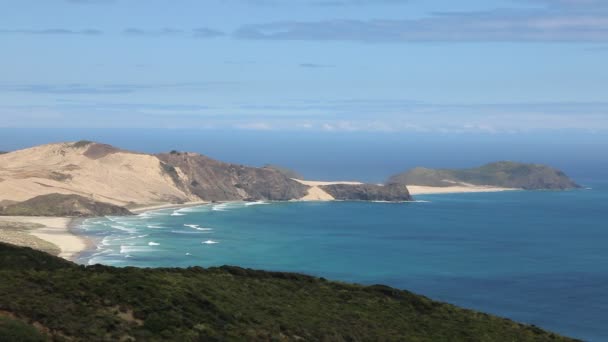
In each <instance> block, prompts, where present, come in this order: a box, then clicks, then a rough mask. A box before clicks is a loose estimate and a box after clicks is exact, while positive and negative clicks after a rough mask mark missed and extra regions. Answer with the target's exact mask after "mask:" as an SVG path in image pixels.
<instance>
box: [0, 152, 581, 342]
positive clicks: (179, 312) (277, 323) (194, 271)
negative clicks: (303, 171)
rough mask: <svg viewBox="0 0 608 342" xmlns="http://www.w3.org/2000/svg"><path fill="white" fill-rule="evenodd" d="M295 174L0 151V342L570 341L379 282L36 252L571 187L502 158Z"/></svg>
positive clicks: (557, 174) (179, 161) (158, 158)
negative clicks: (176, 231)
mask: <svg viewBox="0 0 608 342" xmlns="http://www.w3.org/2000/svg"><path fill="white" fill-rule="evenodd" d="M302 178H303V177H301V176H300V175H297V174H295V173H293V172H291V171H289V170H285V169H282V168H280V167H276V166H270V165H269V166H266V167H262V168H255V167H247V166H243V165H236V164H229V163H223V162H220V161H216V160H213V159H211V158H208V157H205V156H202V155H200V154H196V153H186V152H178V151H172V152H170V153H164V154H158V155H150V154H143V153H136V152H129V151H124V150H120V149H118V148H115V147H112V146H109V145H104V144H98V143H93V142H89V141H80V142H76V143H59V144H49V145H43V146H37V147H33V148H30V149H25V150H20V151H14V152H10V153H5V154H2V155H0V215H1V216H0V242H4V243H0V273H2V278H3V279H6V281H3V282H1V284H0V336H12V337H13V338H14V339H21V340H32V341H38V340H40V341H43V340H48V339H52V340H100V339H103V340H147V341H148V340H167V339H174V340H183V341H189V340H201V339H202V340H226V339H229V340H242V339H246V340H269V339H277V340H355V341H356V340H378V339H379V340H424V341H431V340H432V341H435V340H461V341H470V340H517V341H545V340H547V341H549V340H552V341H558V340H570V339H568V338H565V337H561V336H558V335H556V334H552V333H549V332H545V331H543V330H541V329H539V328H537V327H535V326H529V325H523V324H519V323H515V322H513V321H510V320H507V319H502V318H498V317H495V316H492V315H487V314H482V313H478V312H475V311H471V310H465V309H460V308H457V307H455V306H452V305H449V304H443V303H440V302H435V301H432V300H430V299H428V298H426V297H423V296H419V295H415V294H412V293H410V292H407V291H401V290H396V289H393V288H390V287H387V286H382V285H374V286H360V285H348V284H343V283H337V282H331V281H327V280H325V279H323V278H316V277H311V276H305V275H300V274H295V273H283V272H266V271H254V270H249V269H243V268H239V267H232V266H230V267H229V266H225V267H219V268H217V267H215V268H208V269H204V268H201V267H190V268H183V269H175V268H170V269H168V268H158V269H138V268H132V267H128V268H116V267H109V266H101V265H94V266H88V267H85V266H80V265H77V264H74V263H72V262H70V261H66V260H62V259H60V258H57V257H55V256H52V255H49V254H53V255H58V256H60V257H62V258H64V259H68V260H73V259H74V258H75V256H76V255H78V254H79V253H80V252H81V251H82V250H84V249H86V248H87V243H88V242H87V241H85V240H83V239H82V238H81V237H79V236H77V235H74V234H72V233H71V231H70V226H71V225H77V224H78V222H79V221H78V220H79V218H83V217H96V216H121V215H133V213H135V212H142V211H146V210H152V209H158V208H167V207H173V206H178V207H179V206H188V205H201V204H206V203H212V202H225V201H228V202H229V201H332V200H339V201H375V202H407V201H412V200H414V198H413V197H412V196H415V195H417V194H433V193H454V192H488V191H508V190H562V189H570V188H578V187H579V186H578V185H577V184H576V183H574V182H573V181H572V180H570V179H569V178H568V177H567V176H566V175H565V174H563V173H562V172H561V171H559V170H555V169H552V168H550V167H547V166H543V165H534V164H520V163H512V162H498V163H492V164H488V165H485V166H482V167H480V168H476V169H466V170H447V169H443V170H431V169H423V168H416V169H413V170H410V171H408V172H406V173H403V174H399V175H395V176H392V177H390V178H389V179H388V181H387V182H386V184H383V185H378V184H364V183H359V182H323V181H310V180H303V179H302ZM5 243H8V244H5ZM9 244H10V245H9ZM13 245H19V246H22V247H15V246H13ZM28 247H31V248H33V249H37V250H40V251H43V252H46V253H43V252H39V251H35V250H32V249H30V248H28ZM47 253H48V254H47Z"/></svg>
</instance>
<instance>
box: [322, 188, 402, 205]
mask: <svg viewBox="0 0 608 342" xmlns="http://www.w3.org/2000/svg"><path fill="white" fill-rule="evenodd" d="M319 188H321V189H322V190H323V191H325V192H327V193H328V194H330V195H332V196H333V197H334V198H335V199H337V200H343V201H387V202H403V201H411V200H412V196H411V195H410V192H409V191H408V189H407V187H406V186H405V185H403V184H387V185H375V184H332V185H322V186H319Z"/></svg>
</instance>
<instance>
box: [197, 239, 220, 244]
mask: <svg viewBox="0 0 608 342" xmlns="http://www.w3.org/2000/svg"><path fill="white" fill-rule="evenodd" d="M201 243H203V244H206V245H214V244H216V243H219V242H217V241H213V240H207V241H203V242H201Z"/></svg>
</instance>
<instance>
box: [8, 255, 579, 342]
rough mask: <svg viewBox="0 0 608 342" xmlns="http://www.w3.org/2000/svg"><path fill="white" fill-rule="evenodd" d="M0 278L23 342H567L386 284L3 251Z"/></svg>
mask: <svg viewBox="0 0 608 342" xmlns="http://www.w3.org/2000/svg"><path fill="white" fill-rule="evenodd" d="M0 279H2V281H0V317H4V318H3V319H2V320H0V333H1V332H4V333H5V334H6V335H5V336H21V337H23V339H21V340H23V341H28V340H29V341H38V340H40V339H39V336H40V335H41V334H42V335H44V336H45V337H48V338H53V339H55V340H57V341H62V340H76V341H101V340H104V341H118V340H138V341H161V340H164V341H166V340H171V341H225V340H239V341H241V340H243V341H245V340H249V341H251V340H264V341H267V340H276V341H296V340H301V341H318V340H325V341H377V340H384V341H569V340H570V339H567V338H564V337H561V336H558V335H555V334H552V333H549V332H546V331H543V330H541V329H539V328H537V327H534V326H528V325H523V324H519V323H516V322H513V321H510V320H507V319H502V318H498V317H495V316H491V315H487V314H483V313H478V312H474V311H470V310H464V309H460V308H457V307H455V306H452V305H449V304H444V303H439V302H435V301H432V300H430V299H428V298H425V297H422V296H418V295H415V294H413V293H410V292H407V291H400V290H396V289H393V288H390V287H387V286H382V285H375V286H360V285H350V284H343V283H337V282H330V281H326V280H325V279H322V278H315V277H310V276H305V275H300V274H293V273H282V272H265V271H253V270H248V269H242V268H238V267H227V266H224V267H219V268H209V269H203V268H200V267H192V268H187V269H166V268H164V269H161V268H159V269H138V268H130V267H128V268H115V267H107V266H100V265H96V266H89V267H84V266H79V265H76V264H73V263H70V262H68V261H65V260H62V259H59V258H56V257H52V256H50V255H48V254H44V253H42V252H38V251H34V250H32V249H29V248H21V247H15V246H11V245H6V244H1V243H0ZM31 327H35V328H36V330H33V329H31ZM26 337H28V338H29V339H26ZM37 338H38V339H37Z"/></svg>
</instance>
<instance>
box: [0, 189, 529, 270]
mask: <svg viewBox="0 0 608 342" xmlns="http://www.w3.org/2000/svg"><path fill="white" fill-rule="evenodd" d="M297 181H299V182H301V183H303V184H306V183H308V184H307V185H310V186H311V190H312V191H311V192H310V193H309V194H308V196H305V197H303V198H300V199H297V200H295V201H312V202H314V201H323V202H325V201H335V199H334V198H333V197H332V196H331V195H329V194H326V193H325V192H324V191H322V190H321V189H320V188H318V186H319V185H326V184H357V182H321V181H301V180H297ZM407 187H408V190H409V191H410V194H411V195H412V196H416V195H431V194H458V193H480V192H502V191H516V190H521V189H513V188H499V187H491V186H471V185H463V186H448V187H432V186H418V185H408V186H407ZM317 189H318V190H317ZM315 190H317V191H315ZM212 203H213V202H209V201H194V202H186V203H181V204H174V203H165V204H157V205H147V206H141V207H135V208H131V209H129V210H130V211H131V212H133V213H134V214H141V213H144V212H148V211H155V210H163V209H180V208H188V207H195V206H200V205H206V204H212ZM86 219H87V218H81V217H46V216H0V222H17V223H23V224H31V225H32V228H31V229H29V230H27V231H24V232H23V234H25V235H29V236H33V237H35V238H38V239H41V240H44V241H46V242H48V243H50V244H52V245H54V246H56V247H57V248H58V249H59V251H60V252H59V254H58V256H59V257H61V258H64V259H66V260H69V261H76V260H77V259H78V258H79V257H80V256H82V255H83V254H85V253H87V252H90V251H93V250H95V249H96V248H97V245H96V244H95V243H94V241H93V240H91V239H89V238H87V237H86V236H83V235H82V234H80V233H79V231H78V227H79V226H80V225H81V224H82V222H84V221H85V220H86Z"/></svg>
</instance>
